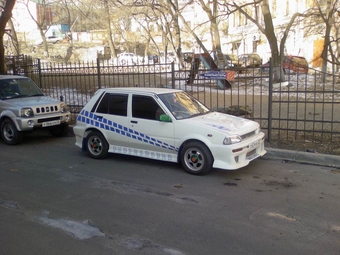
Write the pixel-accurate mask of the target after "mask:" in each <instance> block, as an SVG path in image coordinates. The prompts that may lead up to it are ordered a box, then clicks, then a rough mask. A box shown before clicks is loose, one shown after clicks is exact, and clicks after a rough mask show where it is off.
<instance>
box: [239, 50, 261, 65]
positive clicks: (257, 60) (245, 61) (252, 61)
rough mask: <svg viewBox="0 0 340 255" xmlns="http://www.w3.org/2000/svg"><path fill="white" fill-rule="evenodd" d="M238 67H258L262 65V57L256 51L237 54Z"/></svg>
mask: <svg viewBox="0 0 340 255" xmlns="http://www.w3.org/2000/svg"><path fill="white" fill-rule="evenodd" d="M238 60H239V65H240V67H259V66H261V65H262V58H261V57H260V56H259V55H258V54H257V53H249V54H242V55H240V56H238Z"/></svg>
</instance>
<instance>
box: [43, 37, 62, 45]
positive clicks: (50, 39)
mask: <svg viewBox="0 0 340 255" xmlns="http://www.w3.org/2000/svg"><path fill="white" fill-rule="evenodd" d="M62 40H63V38H60V37H57V36H54V35H51V36H47V37H46V42H47V43H53V44H56V43H58V42H60V41H62ZM38 44H39V45H42V44H43V41H42V40H41V41H40V42H39V43H38Z"/></svg>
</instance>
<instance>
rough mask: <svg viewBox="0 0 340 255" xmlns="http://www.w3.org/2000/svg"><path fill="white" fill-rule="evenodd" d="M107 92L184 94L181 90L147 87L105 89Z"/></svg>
mask: <svg viewBox="0 0 340 255" xmlns="http://www.w3.org/2000/svg"><path fill="white" fill-rule="evenodd" d="M102 90H103V91H106V92H126V93H133V92H139V93H150V94H166V93H173V92H183V90H180V89H167V88H146V87H118V88H103V89H102Z"/></svg>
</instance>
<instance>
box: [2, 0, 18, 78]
mask: <svg viewBox="0 0 340 255" xmlns="http://www.w3.org/2000/svg"><path fill="white" fill-rule="evenodd" d="M14 5H15V0H7V1H6V4H5V7H4V9H3V11H2V15H1V16H0V74H6V73H7V70H6V69H7V68H6V63H5V48H4V34H5V32H6V25H7V22H8V21H9V20H10V18H11V17H12V10H13V7H14Z"/></svg>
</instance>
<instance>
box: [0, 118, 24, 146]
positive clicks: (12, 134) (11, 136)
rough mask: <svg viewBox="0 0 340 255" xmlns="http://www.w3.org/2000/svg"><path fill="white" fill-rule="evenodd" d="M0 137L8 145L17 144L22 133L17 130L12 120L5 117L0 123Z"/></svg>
mask: <svg viewBox="0 0 340 255" xmlns="http://www.w3.org/2000/svg"><path fill="white" fill-rule="evenodd" d="M1 137H2V139H3V141H4V142H5V143H7V144H9V145H17V144H19V143H21V141H22V139H23V137H24V134H23V133H22V132H20V131H18V129H17V128H16V126H15V124H14V123H13V121H11V120H10V119H5V120H4V121H3V122H2V123H1Z"/></svg>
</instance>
